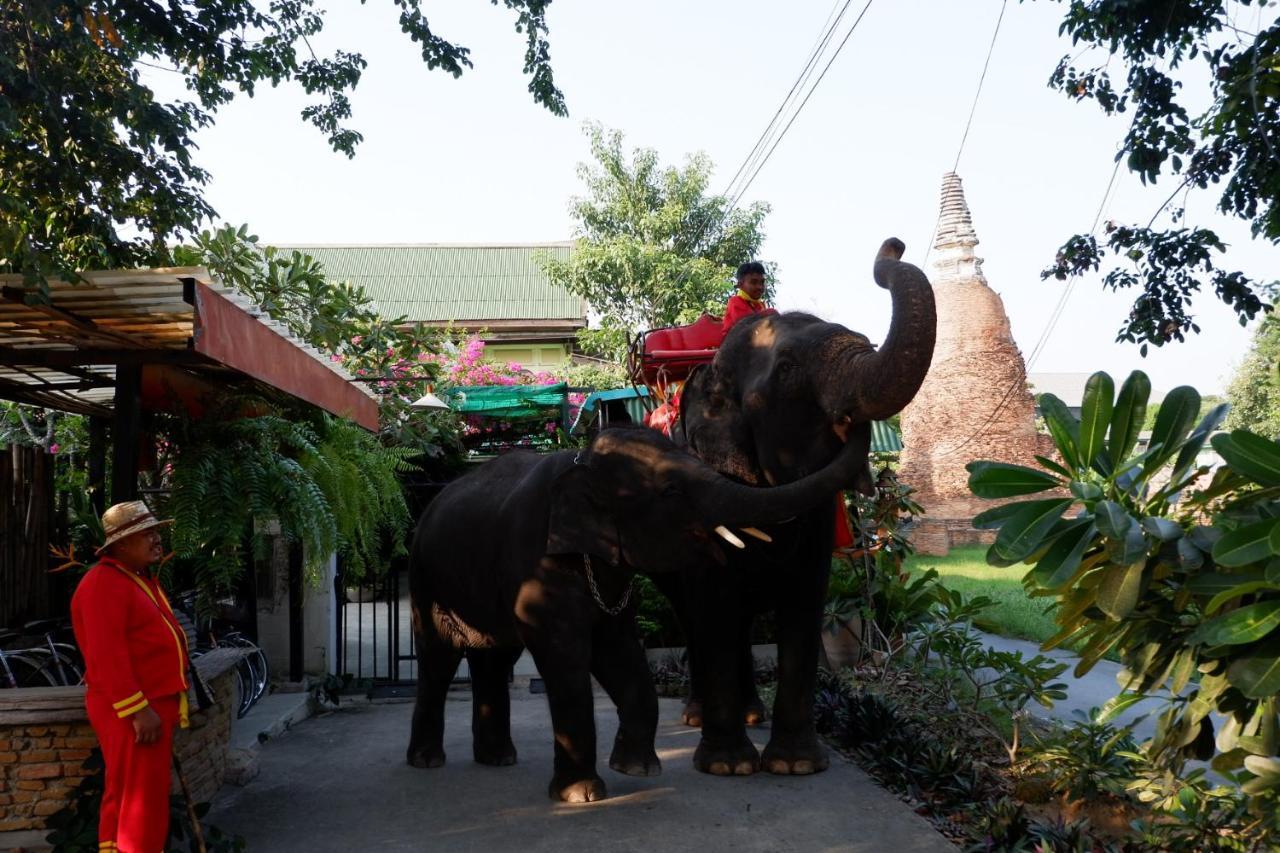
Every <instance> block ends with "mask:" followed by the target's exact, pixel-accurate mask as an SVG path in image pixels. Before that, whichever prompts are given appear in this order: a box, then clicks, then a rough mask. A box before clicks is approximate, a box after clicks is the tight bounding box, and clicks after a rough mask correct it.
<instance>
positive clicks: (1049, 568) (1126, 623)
mask: <svg viewBox="0 0 1280 853" xmlns="http://www.w3.org/2000/svg"><path fill="white" fill-rule="evenodd" d="M1150 390H1151V384H1150V381H1149V380H1148V379H1147V377H1146V375H1145V374H1143V373H1142V372H1140V371H1135V372H1134V373H1133V374H1131V375H1130V376H1129V378H1128V379H1127V380H1126V381H1125V382H1124V384H1123V386H1122V387H1121V389H1120V393H1119V396H1118V397H1117V396H1116V394H1115V392H1114V383H1113V382H1112V379H1111V377H1110V376H1108V375H1107V374H1105V373H1096V374H1094V375H1093V376H1092V377H1091V378H1090V380H1089V382H1088V385H1087V386H1086V391H1085V397H1084V401H1083V406H1082V410H1081V417H1080V419H1079V420H1077V419H1076V418H1075V417H1074V416H1072V414H1071V413H1070V412H1069V410H1068V409H1067V407H1066V406H1065V405H1064V404H1063V403H1062V401H1061V400H1059V399H1058V398H1056V397H1054V396H1053V395H1052V394H1045V395H1042V396H1041V398H1040V406H1041V410H1042V412H1043V413H1044V416H1045V420H1046V423H1047V425H1048V428H1049V431H1050V434H1051V435H1052V436H1053V440H1054V443H1055V445H1056V446H1057V450H1058V454H1059V458H1058V459H1048V458H1044V457H1037V461H1038V462H1039V463H1040V466H1041V467H1040V468H1038V469H1037V468H1030V467H1026V466H1021V465H1012V464H1008V463H1002V462H990V461H977V462H972V463H970V465H969V466H968V467H969V472H970V478H969V485H970V488H971V489H972V491H973V492H974V494H976V495H978V496H979V497H984V498H996V499H999V498H1009V497H1021V496H1024V495H1032V494H1037V493H1042V494H1043V493H1047V496H1045V497H1039V498H1035V499H1031V500H1022V501H1016V502H1013V503H1009V504H1004V505H1001V506H998V507H996V508H994V509H991V510H988V511H987V512H984V513H982V514H980V515H979V516H978V517H977V518H975V519H974V525H975V526H976V527H979V528H985V529H995V530H998V531H999V532H998V534H997V536H996V540H995V542H994V543H993V544H992V546H991V548H990V550H989V551H988V555H987V556H988V561H989V562H991V563H992V564H993V565H1000V566H1012V565H1015V564H1017V563H1026V564H1028V565H1030V566H1031V569H1030V571H1029V572H1027V574H1026V577H1025V580H1024V582H1025V584H1026V586H1027V588H1028V590H1029V591H1030V592H1031V593H1032V594H1037V595H1048V596H1055V597H1056V598H1057V599H1058V609H1057V617H1056V618H1057V622H1058V625H1059V626H1060V628H1061V630H1060V631H1059V632H1058V633H1057V634H1056V635H1055V636H1054V637H1053V638H1051V639H1050V640H1049V641H1048V642H1047V643H1046V644H1045V647H1046V648H1051V647H1053V646H1056V645H1059V644H1061V643H1064V642H1068V641H1072V642H1077V643H1078V644H1079V647H1080V648H1081V649H1082V653H1081V659H1080V662H1079V664H1078V665H1077V667H1076V674H1077V675H1080V674H1083V673H1084V672H1086V671H1088V670H1089V669H1090V668H1091V667H1092V666H1093V665H1094V664H1095V663H1096V662H1097V661H1098V659H1099V658H1100V657H1101V656H1102V655H1103V654H1105V653H1106V652H1107V651H1108V650H1110V649H1114V650H1115V651H1116V652H1117V653H1118V655H1119V657H1120V659H1121V661H1122V662H1123V664H1124V667H1125V668H1124V671H1123V673H1122V682H1123V683H1122V686H1123V687H1124V688H1125V692H1124V693H1122V695H1121V696H1119V697H1118V698H1117V699H1116V700H1115V701H1114V702H1113V703H1112V705H1111V707H1110V708H1109V711H1110V712H1112V713H1114V712H1117V711H1119V710H1120V709H1122V708H1125V707H1128V706H1129V705H1131V704H1133V703H1134V702H1136V701H1138V700H1139V699H1140V698H1142V697H1143V696H1146V695H1150V694H1152V693H1154V692H1156V691H1158V690H1160V689H1161V688H1167V689H1168V690H1169V693H1170V697H1169V698H1168V701H1167V704H1166V707H1165V708H1164V710H1163V711H1162V712H1161V713H1160V715H1159V717H1158V719H1157V725H1156V733H1155V736H1154V738H1153V739H1152V740H1151V741H1150V742H1148V743H1147V744H1146V745H1145V750H1146V753H1147V755H1148V756H1149V757H1150V758H1151V760H1152V761H1153V762H1155V763H1156V764H1157V765H1163V766H1168V767H1170V768H1172V769H1174V770H1177V769H1180V768H1181V767H1182V766H1183V765H1184V763H1185V762H1186V761H1187V760H1188V759H1191V758H1197V759H1202V760H1207V759H1210V758H1214V767H1215V768H1216V769H1218V770H1219V771H1222V772H1228V771H1234V770H1237V769H1240V768H1244V770H1245V771H1247V772H1246V773H1245V774H1243V781H1244V785H1243V790H1244V792H1245V793H1246V794H1248V795H1249V796H1250V797H1251V807H1252V808H1253V810H1254V812H1255V813H1256V814H1257V815H1259V816H1262V817H1264V818H1265V821H1266V822H1267V823H1268V824H1269V825H1270V830H1271V831H1274V830H1275V828H1276V827H1275V825H1276V822H1277V821H1278V820H1280V818H1278V817H1277V808H1276V804H1277V800H1278V798H1280V797H1278V795H1280V758H1277V751H1278V749H1277V747H1278V743H1277V729H1278V724H1280V720H1278V719H1277V710H1278V708H1277V699H1278V698H1280V632H1277V631H1276V630H1275V629H1276V628H1277V627H1278V626H1280V447H1278V446H1277V445H1276V443H1275V442H1273V441H1271V440H1269V439H1265V438H1262V437H1259V436H1256V435H1253V434H1251V433H1248V432H1244V431H1239V430H1237V431H1235V432H1232V433H1229V434H1225V433H1220V434H1217V435H1214V432H1215V430H1216V429H1217V428H1218V426H1219V424H1221V423H1222V420H1223V418H1224V417H1225V415H1226V412H1227V407H1226V406H1225V405H1222V406H1218V407H1216V408H1214V409H1213V410H1212V411H1210V412H1209V413H1208V414H1207V415H1205V416H1204V417H1203V418H1202V419H1200V421H1199V423H1196V420H1195V419H1196V415H1197V413H1198V410H1199V407H1200V395H1199V394H1197V393H1196V391H1195V390H1194V389H1192V388H1189V387H1181V388H1176V389H1174V390H1173V391H1172V392H1170V393H1169V395H1168V396H1167V397H1166V398H1165V400H1164V402H1163V404H1162V405H1161V407H1160V413H1159V415H1158V417H1157V418H1156V421H1155V426H1154V428H1153V430H1152V433H1151V439H1150V443H1149V445H1148V447H1147V448H1146V449H1145V450H1143V451H1141V452H1139V451H1138V450H1137V449H1136V448H1137V443H1138V437H1139V427H1140V425H1141V424H1142V422H1143V417H1144V413H1145V410H1146V407H1147V400H1148V397H1149V394H1150ZM1210 442H1211V443H1212V447H1213V449H1214V450H1215V451H1217V453H1218V454H1219V455H1220V456H1221V457H1222V458H1223V459H1224V460H1225V462H1226V464H1225V465H1223V466H1222V467H1221V468H1219V469H1217V470H1216V471H1213V470H1212V469H1211V468H1210V467H1209V466H1208V465H1203V464H1201V463H1200V462H1199V461H1198V456H1199V454H1200V452H1201V450H1202V449H1203V448H1204V447H1205V445H1206V444H1207V443H1210ZM1215 721H1216V725H1215ZM1215 754H1216V758H1215V757H1214V756H1215Z"/></svg>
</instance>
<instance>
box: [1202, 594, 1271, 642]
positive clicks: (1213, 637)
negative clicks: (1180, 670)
mask: <svg viewBox="0 0 1280 853" xmlns="http://www.w3.org/2000/svg"><path fill="white" fill-rule="evenodd" d="M1277 625H1280V601H1278V600H1270V601H1259V602H1257V603H1256V604H1250V605H1249V606H1247V607H1241V608H1239V609H1238V610H1232V611H1231V612H1230V613H1224V614H1223V615H1221V616H1215V617H1214V618H1212V619H1210V620H1209V621H1208V622H1204V623H1202V624H1201V625H1200V626H1199V627H1198V628H1196V629H1195V630H1194V631H1192V632H1191V635H1190V636H1189V637H1187V642H1188V643H1191V644H1193V645H1194V644H1197V643H1202V644H1204V645H1206V646H1238V645H1241V644H1242V643H1252V642H1255V641H1257V640H1261V639H1262V638H1263V637H1265V636H1267V635H1268V634H1270V633H1271V632H1272V631H1273V630H1274V629H1275V627H1276V626H1277Z"/></svg>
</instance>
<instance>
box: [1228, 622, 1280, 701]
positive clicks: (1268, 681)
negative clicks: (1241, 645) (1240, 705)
mask: <svg viewBox="0 0 1280 853" xmlns="http://www.w3.org/2000/svg"><path fill="white" fill-rule="evenodd" d="M1227 681H1229V682H1231V686H1232V687H1234V688H1236V689H1237V690H1239V691H1240V692H1241V693H1243V694H1244V695H1245V696H1248V697H1249V698H1250V699H1267V698H1270V697H1272V696H1275V695H1277V694H1280V637H1272V638H1271V639H1269V640H1267V641H1266V642H1265V643H1259V644H1258V645H1257V646H1255V647H1253V648H1251V649H1248V650H1247V651H1245V653H1244V654H1243V655H1242V656H1241V657H1238V658H1236V659H1235V660H1234V661H1232V662H1231V665H1230V666H1229V667H1227Z"/></svg>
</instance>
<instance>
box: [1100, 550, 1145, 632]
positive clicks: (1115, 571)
mask: <svg viewBox="0 0 1280 853" xmlns="http://www.w3.org/2000/svg"><path fill="white" fill-rule="evenodd" d="M1146 564H1147V561H1146V560H1145V559H1142V560H1137V561H1135V562H1133V563H1130V564H1129V565H1127V566H1115V565H1113V566H1108V567H1107V568H1106V569H1105V572H1106V574H1105V575H1104V576H1103V578H1102V583H1101V584H1099V585H1098V607H1099V608H1100V609H1101V610H1102V612H1103V613H1105V614H1107V616H1109V617H1111V618H1112V619H1114V620H1116V621H1119V620H1121V619H1123V618H1125V617H1126V616H1128V615H1129V614H1130V613H1132V612H1133V608H1134V607H1135V606H1136V605H1137V603H1138V591H1139V590H1140V589H1141V588H1142V572H1143V569H1144V568H1145V567H1146Z"/></svg>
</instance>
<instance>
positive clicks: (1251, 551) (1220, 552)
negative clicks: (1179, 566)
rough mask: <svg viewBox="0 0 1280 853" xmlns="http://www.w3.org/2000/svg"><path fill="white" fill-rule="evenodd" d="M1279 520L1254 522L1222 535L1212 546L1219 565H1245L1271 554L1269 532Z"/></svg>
mask: <svg viewBox="0 0 1280 853" xmlns="http://www.w3.org/2000/svg"><path fill="white" fill-rule="evenodd" d="M1277 525H1280V521H1275V520H1273V519H1268V520H1266V521H1259V522H1255V523H1254V524H1249V525H1246V526H1244V527H1241V528H1239V529H1238V530H1232V531H1231V532H1230V533H1226V534H1224V535H1223V537H1222V538H1221V539H1219V540H1218V541H1217V542H1216V543H1215V544H1214V546H1213V561H1214V562H1215V563H1217V564H1218V565H1219V566H1227V567H1232V566H1247V565H1249V564H1250V563H1256V562H1258V561H1259V560H1265V559H1266V558H1267V557H1270V556H1271V553H1272V552H1271V533H1272V530H1273V529H1274V528H1275V527H1276V526H1277Z"/></svg>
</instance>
